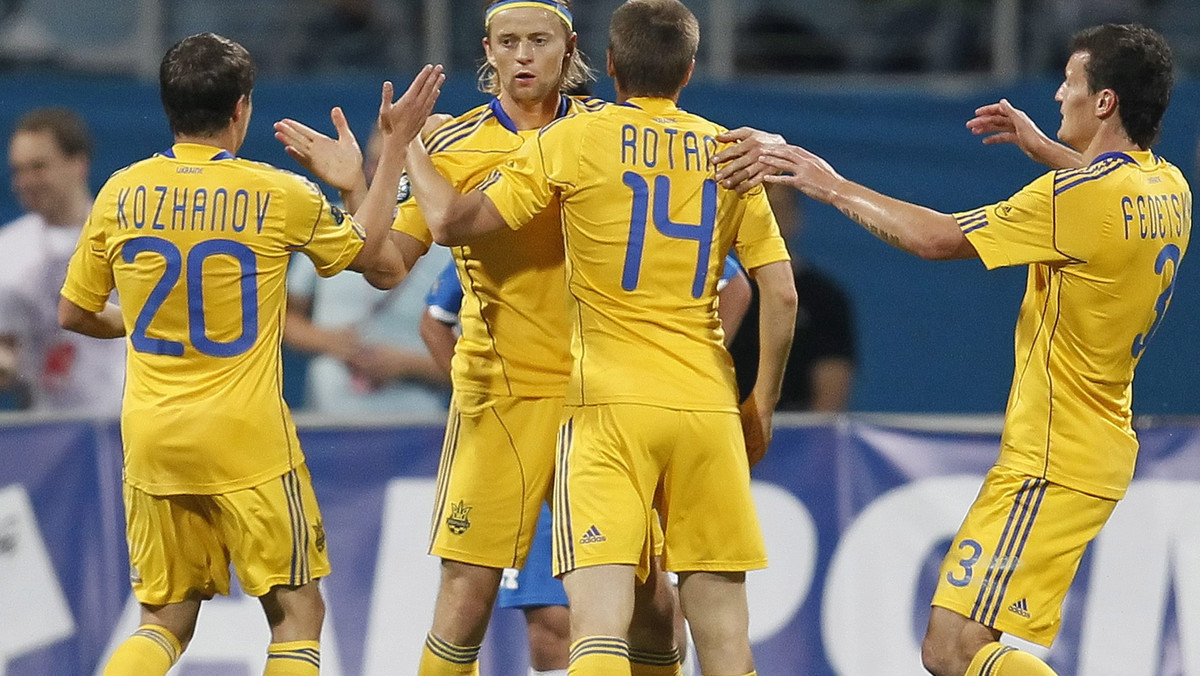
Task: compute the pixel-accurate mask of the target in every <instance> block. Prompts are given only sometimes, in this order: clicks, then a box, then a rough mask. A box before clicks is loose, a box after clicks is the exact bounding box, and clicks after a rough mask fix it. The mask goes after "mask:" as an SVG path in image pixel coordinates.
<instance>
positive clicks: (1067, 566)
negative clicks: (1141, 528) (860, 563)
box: [933, 466, 1117, 646]
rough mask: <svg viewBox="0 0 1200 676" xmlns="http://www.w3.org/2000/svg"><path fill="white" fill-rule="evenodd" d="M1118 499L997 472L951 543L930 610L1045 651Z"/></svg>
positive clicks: (995, 469)
mask: <svg viewBox="0 0 1200 676" xmlns="http://www.w3.org/2000/svg"><path fill="white" fill-rule="evenodd" d="M1116 504H1117V503H1116V501H1115V500H1108V499H1105V498H1100V497H1096V496H1094V495H1088V494H1086V493H1080V492H1079V491H1075V490H1072V489H1070V488H1066V487H1065V486H1061V485H1058V484H1054V483H1050V482H1048V481H1046V480H1045V479H1041V478H1038V477H1033V476H1030V475H1028V474H1024V473H1022V472H1018V471H1016V470H1013V469H1009V468H1007V467H1001V466H995V467H993V468H992V469H991V471H989V472H988V474H987V477H986V478H985V479H984V482H983V487H982V488H981V489H980V490H979V495H978V497H976V498H975V503H974V504H972V505H971V509H970V510H969V511H968V512H967V516H966V519H965V520H964V521H963V525H962V526H961V527H960V528H959V530H958V534H957V535H955V536H954V540H953V541H951V544H950V551H949V553H947V554H946V558H945V559H944V560H943V561H942V567H941V570H940V571H939V573H938V584H937V590H936V591H935V592H934V595H933V605H935V606H939V607H942V608H946V609H948V610H952V611H954V612H956V613H959V614H960V615H963V616H965V617H969V618H970V619H972V620H974V621H976V622H978V623H980V624H982V625H985V626H988V627H991V628H993V629H996V630H998V631H1002V632H1004V633H1006V634H1012V635H1013V636H1018V637H1020V638H1023V639H1025V640H1027V641H1032V642H1033V643H1037V644H1038V645H1042V646H1049V645H1050V644H1051V643H1052V642H1053V641H1054V637H1055V636H1056V635H1057V634H1058V629H1059V625H1060V623H1061V621H1062V602H1063V598H1064V597H1065V596H1066V594H1067V589H1068V588H1069V587H1070V586H1071V580H1072V579H1074V577H1075V571H1076V570H1078V568H1079V562H1080V559H1081V558H1082V557H1083V552H1084V550H1085V549H1086V548H1087V545H1088V543H1089V542H1091V541H1092V539H1093V538H1094V537H1096V534H1097V533H1098V532H1100V528H1101V527H1102V526H1103V525H1104V523H1105V522H1106V521H1108V517H1109V515H1111V514H1112V510H1113V508H1114V507H1115V506H1116Z"/></svg>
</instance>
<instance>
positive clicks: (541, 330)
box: [392, 96, 607, 397]
mask: <svg viewBox="0 0 1200 676" xmlns="http://www.w3.org/2000/svg"><path fill="white" fill-rule="evenodd" d="M605 105H607V104H606V103H605V102H604V101H601V100H600V99H594V98H576V97H568V96H564V97H562V102H561V104H560V106H559V110H558V116H559V117H562V116H564V115H568V114H573V113H578V112H589V111H595V110H599V109H601V108H603V107H604V106H605ZM536 133H537V130H527V131H518V130H517V127H516V125H515V124H514V123H513V121H512V119H511V118H510V117H509V116H508V114H507V113H505V112H504V108H502V107H501V106H500V102H499V101H498V100H496V99H492V101H491V103H488V104H487V105H483V106H480V107H478V108H475V109H474V110H471V111H469V112H467V113H466V114H464V115H461V116H460V117H458V118H456V119H454V120H451V121H450V122H447V123H446V124H444V125H442V126H441V127H440V128H439V129H438V130H437V131H436V132H435V133H434V134H433V135H432V136H431V137H430V138H429V140H428V142H427V146H428V148H429V154H430V157H431V159H432V160H433V164H434V166H436V167H437V169H438V171H439V172H440V173H441V174H442V175H443V176H445V177H446V178H447V179H448V180H449V181H450V182H451V183H452V184H453V185H454V186H455V187H456V188H458V190H459V191H460V192H466V191H468V190H472V189H474V188H476V187H478V186H479V185H480V184H481V183H482V182H483V181H484V179H486V178H487V177H488V176H489V175H490V174H491V173H492V172H493V171H494V170H495V169H496V167H498V166H499V165H501V164H503V163H504V162H506V161H507V160H509V158H510V157H511V156H512V155H513V153H515V152H516V151H517V150H519V149H520V148H521V145H522V143H523V142H524V141H525V139H526V138H528V137H530V136H532V135H534V134H536ZM392 228H393V229H395V230H398V231H400V232H403V233H406V234H409V235H411V236H413V237H415V238H416V239H418V240H420V241H422V242H424V243H425V245H426V246H428V245H429V244H431V243H432V242H433V237H432V235H431V234H430V233H429V227H428V226H427V225H426V223H425V218H424V217H423V216H422V215H421V211H420V209H419V208H418V207H417V203H416V200H415V199H406V200H404V201H402V202H401V204H400V207H399V210H398V211H397V214H396V221H395V223H393V224H392ZM451 251H452V252H453V253H454V259H455V261H456V264H457V266H458V278H459V280H460V281H461V283H462V286H463V302H462V308H461V310H460V311H459V320H460V322H461V326H462V335H461V337H460V338H459V339H458V343H457V345H456V346H455V349H454V359H453V361H452V362H451V378H452V380H453V383H454V388H455V390H456V391H459V392H475V393H481V394H500V395H506V396H514V397H561V396H562V393H563V389H564V388H565V387H566V384H567V378H568V377H569V376H570V373H571V353H570V341H569V339H568V336H569V335H570V330H571V327H570V323H569V322H568V320H567V315H566V308H567V305H566V298H565V295H566V294H565V290H564V287H563V279H564V273H563V242H562V233H561V227H560V225H559V219H558V209H557V208H548V209H546V210H545V211H544V212H542V213H540V214H538V215H537V216H536V217H535V218H534V219H533V220H532V221H531V222H530V224H529V227H527V228H525V229H524V230H522V231H521V232H508V231H503V232H497V233H492V234H490V235H488V236H485V237H480V238H478V239H476V240H474V241H472V242H471V243H470V244H468V245H464V246H456V247H451Z"/></svg>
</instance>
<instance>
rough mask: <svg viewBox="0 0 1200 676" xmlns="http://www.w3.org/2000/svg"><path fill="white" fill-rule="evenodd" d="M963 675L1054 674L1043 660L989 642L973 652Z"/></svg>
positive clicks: (1045, 675) (1032, 675) (1037, 675)
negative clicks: (972, 657)
mask: <svg viewBox="0 0 1200 676" xmlns="http://www.w3.org/2000/svg"><path fill="white" fill-rule="evenodd" d="M963 676H1056V673H1055V671H1054V670H1053V669H1051V668H1050V667H1049V666H1047V665H1046V663H1045V662H1043V661H1041V660H1039V659H1038V658H1036V657H1034V656H1033V655H1030V654H1029V653H1026V652H1021V651H1020V650H1017V649H1016V648H1012V647H1009V646H1006V645H1004V644H1002V643H989V644H987V645H986V646H984V647H983V648H981V649H980V650H979V652H977V653H975V657H974V659H972V660H971V664H970V666H968V667H967V671H966V673H965V674H964V675H963Z"/></svg>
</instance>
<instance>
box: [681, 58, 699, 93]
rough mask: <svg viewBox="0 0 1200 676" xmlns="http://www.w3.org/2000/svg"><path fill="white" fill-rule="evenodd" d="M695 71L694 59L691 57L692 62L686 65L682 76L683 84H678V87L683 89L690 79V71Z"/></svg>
mask: <svg viewBox="0 0 1200 676" xmlns="http://www.w3.org/2000/svg"><path fill="white" fill-rule="evenodd" d="M695 72H696V60H695V59H692V63H691V64H690V65H688V72H687V75H684V76H683V84H681V85H679V88H680V89H683V88H684V87H686V86H688V83H689V82H691V81H692V73H695Z"/></svg>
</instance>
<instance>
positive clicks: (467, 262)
mask: <svg viewBox="0 0 1200 676" xmlns="http://www.w3.org/2000/svg"><path fill="white" fill-rule="evenodd" d="M484 24H485V31H486V36H485V37H484V39H483V47H484V51H485V54H486V56H487V62H486V64H485V66H484V68H483V70H482V71H481V74H480V88H481V89H482V90H483V91H485V92H487V93H490V94H492V95H493V96H494V97H495V98H493V99H492V100H491V101H490V102H489V103H488V104H486V105H483V106H480V107H478V108H476V109H474V110H471V111H468V112H467V113H465V114H463V115H460V116H459V117H457V118H455V119H453V120H451V121H450V122H448V123H446V124H444V125H442V127H441V128H440V129H439V130H437V131H436V132H434V133H433V134H432V136H430V137H429V138H428V139H427V143H428V147H429V150H430V154H431V155H432V158H433V163H434V165H435V166H436V168H437V170H438V171H440V172H441V173H442V174H444V175H445V176H446V177H448V178H449V180H450V181H451V182H452V183H453V184H454V185H455V186H456V187H457V188H458V189H460V190H470V189H473V188H475V187H477V186H479V185H480V184H481V183H482V182H483V181H484V180H485V179H486V178H487V177H488V175H489V174H491V172H492V171H493V170H494V169H495V168H496V167H497V166H500V165H501V164H503V163H504V162H506V161H508V160H509V159H510V158H511V157H512V155H513V154H514V153H516V152H517V151H518V150H519V149H520V148H521V145H522V143H523V142H524V141H525V139H527V138H529V137H531V136H534V135H536V133H537V130H538V129H539V128H541V127H542V126H544V125H546V124H548V123H550V122H552V121H554V120H555V119H558V118H562V117H564V116H567V115H571V114H574V113H583V112H591V111H595V110H598V109H600V108H601V107H603V106H604V105H605V104H604V102H602V101H600V100H598V99H591V98H578V97H570V96H566V95H564V94H563V92H565V91H570V90H572V89H574V88H576V87H578V86H579V85H581V84H583V83H584V82H586V81H587V80H589V79H590V78H591V73H590V70H589V69H588V68H587V67H586V65H585V63H584V61H583V58H582V56H581V54H580V53H579V51H578V49H577V47H576V35H575V33H574V32H573V19H572V16H571V11H570V3H569V2H558V1H555V0H494V1H493V2H490V3H489V4H488V6H487V8H486V10H485V13H484ZM334 121H335V124H336V126H337V128H338V133H339V139H338V140H337V141H334V140H332V139H330V138H328V137H324V136H323V135H321V134H319V133H317V132H315V131H313V130H312V129H309V128H308V127H306V126H304V125H302V124H299V123H297V122H295V121H290V120H288V121H284V122H283V123H281V124H280V125H278V126H277V129H278V131H279V138H280V140H281V141H283V142H284V143H286V144H287V145H288V147H289V152H290V153H291V154H292V156H293V157H295V158H296V159H297V160H298V161H300V162H301V163H303V164H305V165H306V166H309V167H310V168H311V169H312V170H313V171H314V172H316V173H317V174H318V175H320V176H321V177H322V178H324V179H325V180H327V181H328V182H329V183H330V184H331V185H334V186H337V187H339V188H342V189H344V190H343V196H344V197H345V198H346V200H347V204H354V203H355V200H356V197H355V195H356V194H359V193H361V191H362V189H363V187H364V186H365V179H363V178H362V176H361V172H359V170H358V166H359V164H360V162H359V161H358V159H357V158H356V157H354V153H353V152H347V150H348V149H349V148H351V147H353V145H354V143H353V135H352V133H351V132H350V130H349V128H348V127H347V126H346V125H345V122H344V119H340V118H338V117H336V116H335V120H334ZM391 241H392V242H393V243H394V244H395V245H396V246H397V247H398V248H399V249H400V250H401V251H403V252H404V258H405V262H404V264H403V265H399V266H396V267H395V268H393V269H390V270H375V271H372V272H370V273H368V275H367V278H368V279H369V280H370V281H371V282H372V283H374V284H376V285H377V286H380V287H383V288H387V287H391V286H394V285H396V284H398V283H400V281H401V280H402V279H403V278H404V276H405V275H406V274H407V270H408V269H409V267H411V265H412V263H413V262H414V261H415V260H416V259H417V258H418V257H419V256H421V255H422V254H423V253H424V252H425V251H426V250H427V249H428V248H429V246H430V245H431V243H432V242H433V238H432V236H431V235H430V233H429V229H428V227H427V226H426V224H425V220H424V218H422V215H421V211H420V209H418V207H417V200H412V199H406V200H402V201H401V203H400V205H399V207H398V210H397V214H396V219H395V223H394V224H393V230H392V233H391ZM452 251H453V254H454V258H455V260H456V265H457V268H458V275H459V277H460V279H461V280H462V284H463V291H464V298H463V304H462V311H461V326H462V336H461V337H460V339H459V340H458V342H457V345H456V347H455V356H454V358H453V361H452V373H451V379H452V381H453V386H454V396H453V399H452V403H451V410H450V414H449V420H448V424H447V432H446V440H445V445H444V449H443V458H442V462H441V466H440V468H439V472H438V492H437V497H436V503H435V505H434V519H433V524H432V527H433V533H432V542H431V545H430V552H431V553H432V554H434V555H436V556H439V557H440V558H441V559H442V579H441V585H440V588H439V590H438V599H437V603H436V606H435V610H434V617H433V622H432V627H431V629H430V632H429V635H428V637H427V639H426V645H425V650H424V652H423V655H422V659H421V665H420V669H419V673H420V674H422V675H423V676H426V675H434V674H468V673H475V672H476V671H477V670H478V660H477V658H478V653H479V648H480V645H481V643H482V641H483V638H484V636H485V634H486V631H487V625H488V620H489V619H490V617H491V614H492V607H493V605H494V603H495V599H496V594H497V589H498V585H499V582H500V579H501V574H502V572H503V569H504V568H508V567H520V566H521V565H522V564H523V562H524V561H525V558H526V555H527V553H528V551H529V546H530V543H531V542H532V539H533V534H534V531H535V530H536V524H537V518H538V513H539V511H540V507H541V505H542V504H543V502H544V501H545V500H546V499H547V498H548V496H549V490H550V486H551V481H552V478H553V474H554V455H555V438H556V435H557V430H558V423H559V418H560V415H561V412H562V407H563V401H564V400H563V395H564V392H565V390H566V387H567V381H568V379H569V377H570V372H571V355H570V323H569V320H568V317H567V315H566V299H565V296H566V292H565V286H564V271H563V265H564V264H563V256H564V254H563V240H562V234H561V229H560V225H559V210H558V208H557V206H556V205H551V206H548V208H546V209H545V210H544V211H543V213H540V214H538V215H537V216H536V217H535V218H534V219H533V222H532V223H530V225H529V226H527V227H526V228H524V229H522V230H521V231H520V232H505V233H497V234H496V235H494V236H491V237H487V238H484V239H480V240H477V241H474V242H471V243H470V245H467V246H458V247H453V249H452ZM673 607H674V600H673V598H672V595H671V593H670V587H669V582H667V581H666V580H665V576H663V575H659V574H656V575H655V576H653V577H652V578H651V584H649V585H645V586H641V587H639V606H638V608H639V612H638V613H637V614H636V622H635V625H634V628H633V632H634V639H633V644H634V649H635V653H634V659H635V661H636V667H635V668H636V670H637V671H636V673H639V674H645V675H646V676H652V675H656V674H670V673H673V672H674V670H675V669H678V662H679V660H678V654H677V652H676V649H675V647H674V642H673V640H672V638H671V635H672V631H671V630H672V617H673V614H674V613H673ZM561 610H562V609H561V608H547V609H544V612H539V613H535V614H534V615H533V616H532V617H531V621H532V623H534V624H537V625H539V626H540V627H542V628H545V629H549V630H551V631H554V632H558V631H565V628H564V627H562V626H561V625H562V622H561V620H556V618H555V613H556V612H561ZM547 673H550V672H547Z"/></svg>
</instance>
